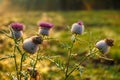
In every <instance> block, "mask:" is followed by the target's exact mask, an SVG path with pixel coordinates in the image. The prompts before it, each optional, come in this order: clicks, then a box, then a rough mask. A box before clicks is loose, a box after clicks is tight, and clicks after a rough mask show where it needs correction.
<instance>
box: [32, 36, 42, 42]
mask: <svg viewBox="0 0 120 80" xmlns="http://www.w3.org/2000/svg"><path fill="white" fill-rule="evenodd" d="M32 41H33V43H35V44H41V43H42V42H43V39H42V37H41V36H33V37H32Z"/></svg>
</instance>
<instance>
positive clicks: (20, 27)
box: [10, 22, 24, 31]
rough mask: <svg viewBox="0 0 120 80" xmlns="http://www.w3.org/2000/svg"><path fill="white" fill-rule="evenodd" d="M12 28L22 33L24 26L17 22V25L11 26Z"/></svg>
mask: <svg viewBox="0 0 120 80" xmlns="http://www.w3.org/2000/svg"><path fill="white" fill-rule="evenodd" d="M10 27H11V28H12V29H13V30H16V31H21V30H23V28H24V25H23V24H21V23H18V22H15V23H12V24H10Z"/></svg>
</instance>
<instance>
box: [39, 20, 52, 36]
mask: <svg viewBox="0 0 120 80" xmlns="http://www.w3.org/2000/svg"><path fill="white" fill-rule="evenodd" d="M53 26H54V25H53V24H51V23H48V22H41V23H39V27H40V29H39V34H42V35H45V36H48V35H49V30H50V29H51V28H52V27H53Z"/></svg>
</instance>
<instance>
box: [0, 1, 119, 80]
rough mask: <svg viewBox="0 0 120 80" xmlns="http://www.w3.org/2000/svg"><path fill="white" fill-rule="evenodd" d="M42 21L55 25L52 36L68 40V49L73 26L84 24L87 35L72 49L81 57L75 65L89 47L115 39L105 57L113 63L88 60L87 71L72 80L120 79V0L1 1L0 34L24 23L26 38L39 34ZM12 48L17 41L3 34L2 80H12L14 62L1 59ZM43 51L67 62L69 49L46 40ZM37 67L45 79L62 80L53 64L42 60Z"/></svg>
mask: <svg viewBox="0 0 120 80" xmlns="http://www.w3.org/2000/svg"><path fill="white" fill-rule="evenodd" d="M40 21H47V22H51V23H53V24H54V25H55V27H54V28H53V29H52V30H51V31H50V37H53V38H57V39H59V40H62V41H63V40H64V41H66V43H65V46H66V47H67V46H68V45H66V44H69V43H70V39H71V35H72V34H71V32H70V28H71V25H72V24H73V23H75V22H78V21H83V22H84V26H85V34H84V35H82V36H80V38H81V39H82V40H81V42H79V43H77V44H76V46H75V48H74V49H73V53H76V54H78V56H76V57H74V58H73V60H72V63H79V61H80V60H81V54H83V53H85V52H86V51H88V50H89V47H90V46H91V47H94V45H95V43H96V42H97V41H99V40H101V39H105V38H112V39H114V41H115V43H114V46H113V47H112V48H111V49H110V51H109V53H108V54H105V56H106V57H107V58H110V59H113V60H112V61H109V60H104V59H100V58H96V57H95V58H93V59H89V60H88V61H85V62H84V63H83V64H82V65H81V66H82V67H84V71H83V72H77V71H76V72H75V73H74V74H72V76H71V77H70V78H71V79H70V80H80V79H81V80H120V77H119V76H120V0H0V31H3V30H4V31H6V32H7V33H8V34H9V28H8V26H9V25H10V23H12V22H21V23H24V24H25V26H26V28H25V31H24V39H25V38H27V37H30V36H33V35H35V34H37V33H38V29H39V28H38V25H37V24H38V22H40ZM84 40H85V41H87V42H89V43H90V44H87V43H85V42H84ZM13 45H14V42H13V41H12V40H11V39H9V38H8V37H6V36H5V35H4V34H3V33H1V32H0V80H9V77H8V73H12V72H13V71H14V63H13V59H8V60H1V58H2V57H5V56H6V55H10V54H11V53H12V52H13ZM42 49H43V50H42V52H41V55H50V56H53V55H58V56H60V57H61V58H60V61H62V62H64V61H66V56H67V55H66V54H67V50H66V49H64V48H63V47H61V43H58V41H48V42H47V41H46V42H45V43H43V46H42ZM83 56H84V55H83ZM17 57H18V58H19V56H17ZM18 62H19V60H18ZM45 63H46V64H45ZM73 65H74V64H73ZM26 66H27V65H26ZM27 67H29V66H27ZM37 67H38V70H39V72H40V73H41V76H42V80H63V74H62V72H60V71H59V69H58V68H56V67H55V66H54V65H53V63H51V62H50V61H48V60H45V61H44V60H43V61H41V62H40V64H38V65H37ZM25 70H26V67H25ZM56 73H57V74H56ZM79 74H81V76H80V75H79ZM59 75H61V76H59Z"/></svg>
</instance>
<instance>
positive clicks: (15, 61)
mask: <svg viewBox="0 0 120 80" xmlns="http://www.w3.org/2000/svg"><path fill="white" fill-rule="evenodd" d="M15 52H16V45H15V46H14V53H13V55H14V63H15V69H16V74H17V79H18V80H19V74H18V66H17V60H16V54H15Z"/></svg>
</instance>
